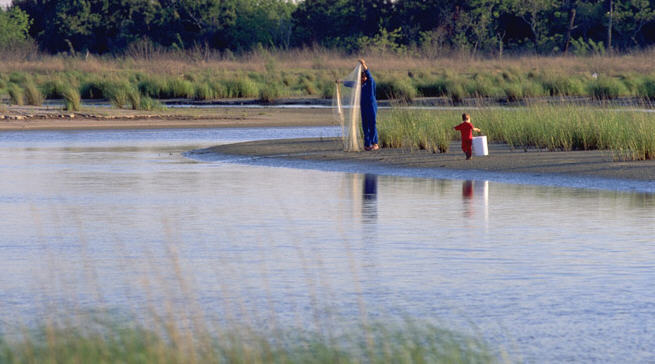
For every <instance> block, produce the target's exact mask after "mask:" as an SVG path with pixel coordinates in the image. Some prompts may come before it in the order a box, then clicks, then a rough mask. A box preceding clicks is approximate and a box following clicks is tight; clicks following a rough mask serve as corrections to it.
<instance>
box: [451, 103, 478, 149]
mask: <svg viewBox="0 0 655 364" xmlns="http://www.w3.org/2000/svg"><path fill="white" fill-rule="evenodd" d="M462 120H463V122H462V123H461V124H459V125H457V126H456V127H455V130H459V131H460V133H462V150H463V151H464V154H466V159H467V160H469V159H471V154H473V151H472V150H471V147H472V146H473V132H474V131H477V132H478V133H479V132H480V129H478V128H476V127H475V126H473V124H472V123H471V116H470V115H469V114H462Z"/></svg>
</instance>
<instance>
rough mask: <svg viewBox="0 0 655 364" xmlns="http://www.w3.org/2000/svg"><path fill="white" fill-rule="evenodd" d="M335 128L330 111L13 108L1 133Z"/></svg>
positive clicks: (3, 116) (1, 119) (0, 118)
mask: <svg viewBox="0 0 655 364" xmlns="http://www.w3.org/2000/svg"><path fill="white" fill-rule="evenodd" d="M326 125H335V121H334V117H333V115H332V110H331V109H326V108H310V109H292V108H274V107H261V108H239V107H229V108H221V107H218V108H204V109H203V108H201V109H167V110H165V111H160V112H150V113H148V112H140V111H134V110H124V109H115V108H111V109H109V108H108V109H106V110H104V109H100V110H99V108H95V109H91V110H85V111H81V112H64V111H61V109H52V108H46V107H29V106H24V107H16V106H12V107H10V108H9V109H8V110H7V111H6V112H4V113H1V112H0V131H16V130H90V129H160V128H221V127H226V128H236V127H244V128H247V127H271V126H326Z"/></svg>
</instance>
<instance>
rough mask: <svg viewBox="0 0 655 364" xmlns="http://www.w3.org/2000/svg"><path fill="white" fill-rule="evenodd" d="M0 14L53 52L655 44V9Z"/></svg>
mask: <svg viewBox="0 0 655 364" xmlns="http://www.w3.org/2000/svg"><path fill="white" fill-rule="evenodd" d="M1 14H2V18H0V27H4V28H0V29H3V31H2V33H0V37H2V38H0V41H2V42H5V43H7V40H6V39H9V38H11V39H15V38H16V37H17V35H18V38H20V37H23V38H25V37H26V36H27V33H26V30H27V29H28V28H29V35H30V36H31V37H32V38H34V39H35V40H36V42H37V44H38V45H39V46H40V47H41V49H44V50H47V51H50V52H85V51H90V52H96V53H114V54H120V53H122V52H124V51H125V50H126V49H130V48H131V47H132V46H131V45H132V44H150V45H159V46H160V47H163V48H166V49H188V48H193V47H197V46H202V47H208V48H212V49H219V50H225V49H231V50H235V51H247V50H249V49H252V48H254V47H262V46H263V47H266V48H269V47H272V48H282V49H286V48H288V47H299V46H307V45H314V44H317V45H321V46H325V47H337V48H340V49H343V50H346V51H351V52H353V51H361V50H372V51H392V52H404V51H406V50H412V49H419V50H421V51H422V52H423V53H424V54H426V55H430V56H436V55H438V54H440V53H442V52H444V51H448V50H451V49H458V50H468V51H470V52H472V53H473V54H475V53H479V52H482V53H487V54H490V53H494V54H502V53H503V52H504V51H509V52H525V51H528V52H536V53H541V54H557V53H559V52H566V51H568V50H569V48H570V49H571V51H572V52H574V53H576V54H584V53H588V52H598V53H602V52H604V50H605V49H608V46H610V42H611V46H612V47H611V48H612V49H618V50H621V51H625V50H629V49H633V48H637V47H648V46H651V45H653V44H655V0H554V1H553V0H303V1H298V2H297V3H296V2H293V1H289V0H14V5H13V6H12V8H11V10H9V11H3V12H2V13H1ZM30 22H31V26H30ZM7 24H10V25H7ZM12 37H13V38H12Z"/></svg>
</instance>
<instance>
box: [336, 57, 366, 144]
mask: <svg viewBox="0 0 655 364" xmlns="http://www.w3.org/2000/svg"><path fill="white" fill-rule="evenodd" d="M361 72H362V65H361V64H358V65H357V67H355V69H354V70H353V71H352V72H350V74H349V75H348V76H346V77H345V78H343V79H342V80H340V82H337V84H336V87H335V91H334V97H333V98H332V110H334V115H335V117H336V118H337V120H338V122H339V123H340V124H341V135H342V138H343V150H344V151H346V152H359V151H361V150H362V141H361V138H360V135H359V134H360V132H359V124H360V120H361V119H360V118H361V113H360V106H359V99H360V96H361V90H362V88H361Z"/></svg>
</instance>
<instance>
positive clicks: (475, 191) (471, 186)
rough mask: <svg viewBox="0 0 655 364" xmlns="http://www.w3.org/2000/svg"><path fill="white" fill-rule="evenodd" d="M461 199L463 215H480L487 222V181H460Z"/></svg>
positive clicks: (468, 216)
mask: <svg viewBox="0 0 655 364" xmlns="http://www.w3.org/2000/svg"><path fill="white" fill-rule="evenodd" d="M462 201H463V202H464V217H465V218H473V217H479V215H480V214H481V217H482V218H483V219H484V222H485V224H487V223H488V222H489V181H472V180H466V181H464V182H462Z"/></svg>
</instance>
